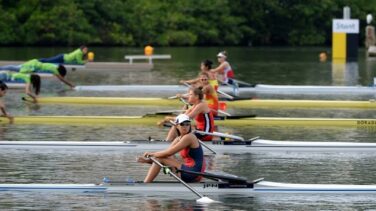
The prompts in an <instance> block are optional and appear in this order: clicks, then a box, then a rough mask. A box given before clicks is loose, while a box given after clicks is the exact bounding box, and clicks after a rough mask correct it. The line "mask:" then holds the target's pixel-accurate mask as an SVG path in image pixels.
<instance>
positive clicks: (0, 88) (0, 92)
mask: <svg viewBox="0 0 376 211" xmlns="http://www.w3.org/2000/svg"><path fill="white" fill-rule="evenodd" d="M7 90H8V86H7V85H6V84H5V83H4V82H3V81H1V80H0V97H4V96H5V95H6V93H7ZM0 110H1V113H2V114H1V116H2V117H6V118H8V119H9V121H10V123H13V117H12V116H11V115H9V114H8V113H7V111H6V108H5V104H4V102H3V101H1V100H0Z"/></svg>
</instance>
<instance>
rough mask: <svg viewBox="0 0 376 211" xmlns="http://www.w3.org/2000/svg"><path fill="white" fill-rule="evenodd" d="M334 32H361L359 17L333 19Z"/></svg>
mask: <svg viewBox="0 0 376 211" xmlns="http://www.w3.org/2000/svg"><path fill="white" fill-rule="evenodd" d="M333 32H340V33H351V34H358V33H359V20H358V19H333Z"/></svg>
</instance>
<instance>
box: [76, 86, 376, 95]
mask: <svg viewBox="0 0 376 211" xmlns="http://www.w3.org/2000/svg"><path fill="white" fill-rule="evenodd" d="M75 90H76V91H100V92H104V91H126V92H128V93H131V92H134V93H140V92H147V93H152V94H153V93H154V94H159V97H161V96H160V95H161V94H164V95H166V96H171V95H174V94H176V93H184V92H186V91H187V87H186V86H179V85H95V86H76V87H75ZM219 90H220V91H222V92H225V93H227V94H234V88H233V87H231V86H221V87H220V88H219ZM238 93H239V96H249V95H254V94H276V95H374V94H376V88H375V87H365V86H298V85H265V84H257V85H255V86H250V87H239V88H238Z"/></svg>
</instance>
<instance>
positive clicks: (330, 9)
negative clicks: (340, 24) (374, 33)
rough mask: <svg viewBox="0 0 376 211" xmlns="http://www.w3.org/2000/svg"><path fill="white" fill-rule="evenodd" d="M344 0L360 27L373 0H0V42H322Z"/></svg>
mask: <svg viewBox="0 0 376 211" xmlns="http://www.w3.org/2000/svg"><path fill="white" fill-rule="evenodd" d="M345 5H348V6H350V7H351V16H352V17H353V18H358V19H360V20H361V22H360V23H361V25H360V26H361V29H363V28H364V27H365V24H366V23H365V17H366V14H367V13H373V14H375V15H376V2H375V0H267V1H266V0H18V1H15V0H0V45H79V44H82V43H86V44H90V45H126V46H143V45H145V44H147V43H151V44H153V45H160V46H192V45H205V46H208V45H293V46H300V45H328V44H330V42H331V34H332V32H331V25H332V19H333V18H341V17H342V13H343V7H344V6H345ZM363 31H364V30H361V35H360V38H362V39H363V34H364V32H363Z"/></svg>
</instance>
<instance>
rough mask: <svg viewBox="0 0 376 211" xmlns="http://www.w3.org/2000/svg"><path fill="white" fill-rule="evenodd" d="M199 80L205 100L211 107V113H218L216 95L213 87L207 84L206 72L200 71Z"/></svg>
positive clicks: (207, 76)
mask: <svg viewBox="0 0 376 211" xmlns="http://www.w3.org/2000/svg"><path fill="white" fill-rule="evenodd" d="M200 80H201V85H200V87H202V92H203V93H204V95H205V100H206V102H207V103H208V106H209V108H210V109H212V110H211V111H212V113H213V115H214V116H217V115H218V105H219V101H218V95H217V92H216V91H215V89H214V88H213V87H212V85H210V84H209V75H208V74H207V73H206V72H202V73H201V74H200Z"/></svg>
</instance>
